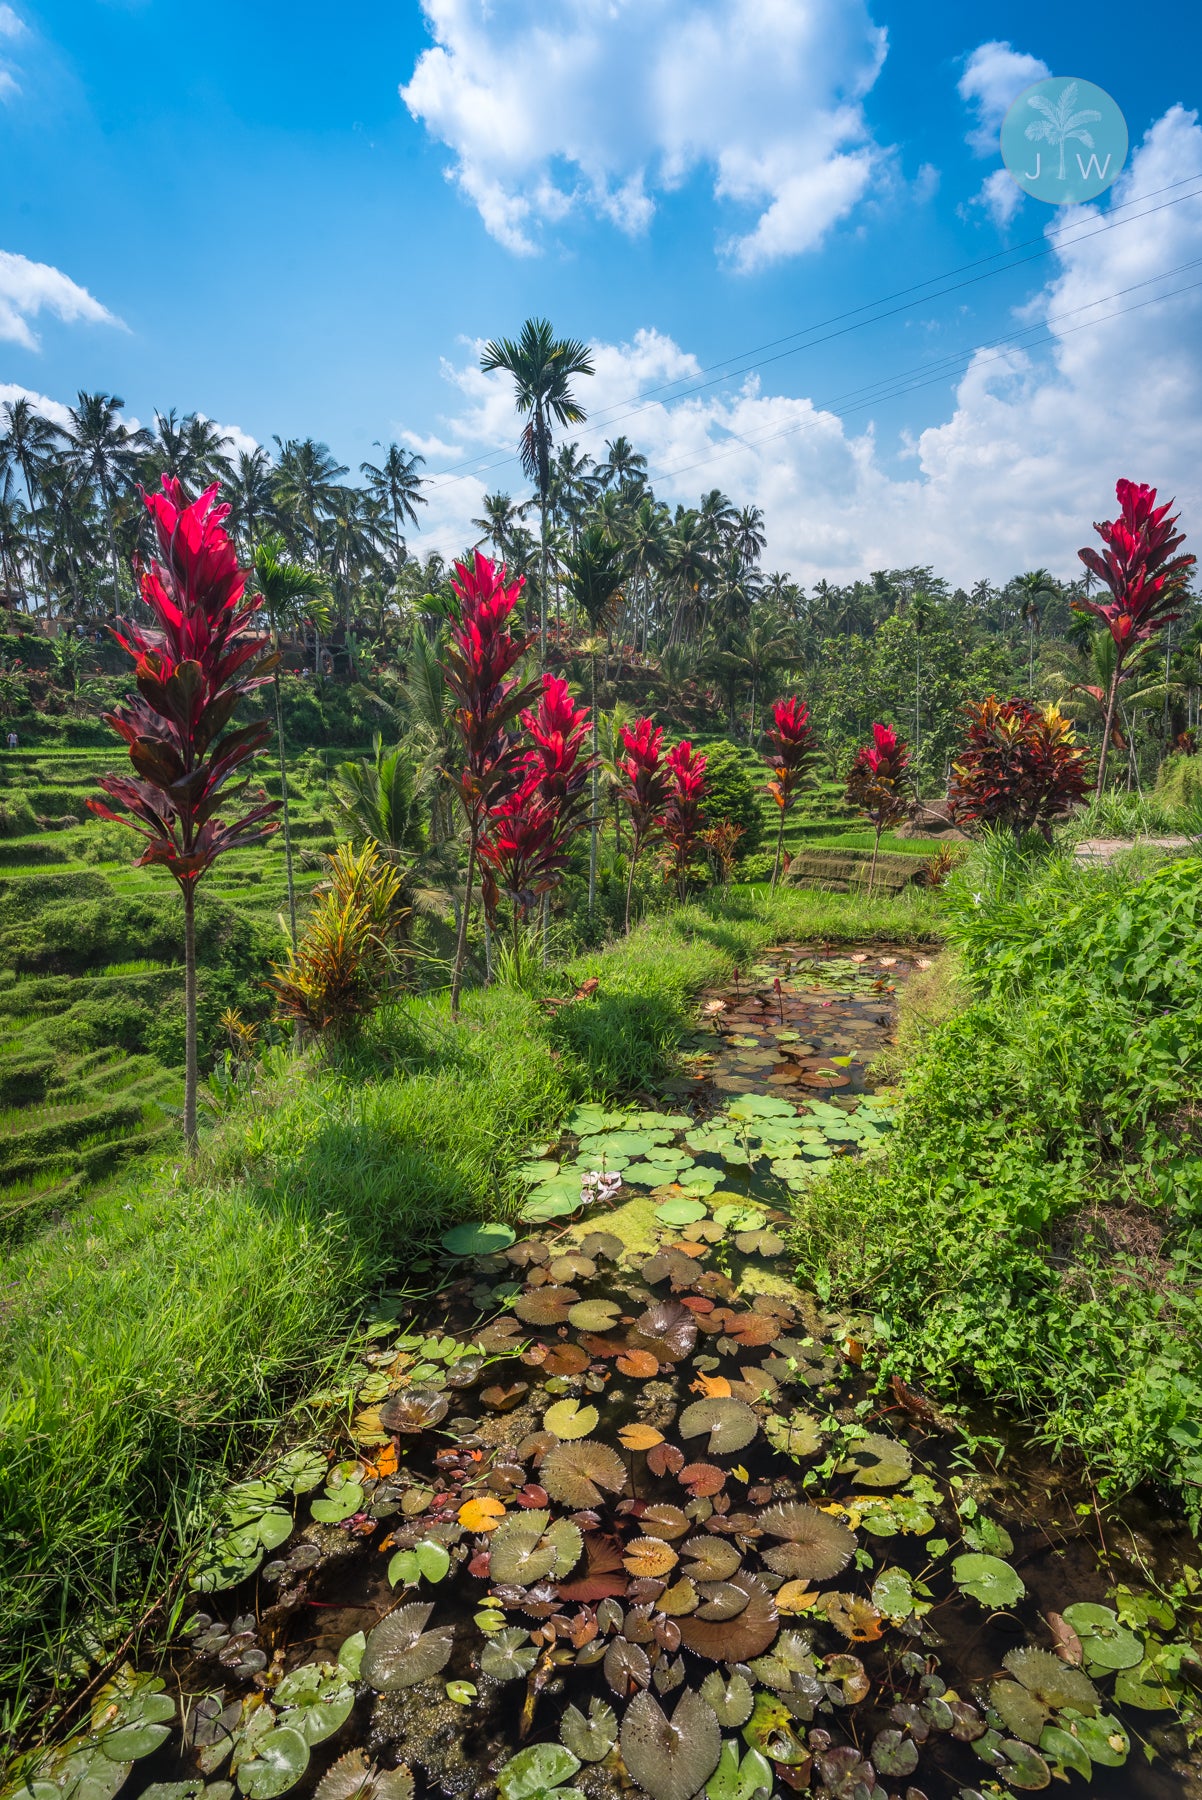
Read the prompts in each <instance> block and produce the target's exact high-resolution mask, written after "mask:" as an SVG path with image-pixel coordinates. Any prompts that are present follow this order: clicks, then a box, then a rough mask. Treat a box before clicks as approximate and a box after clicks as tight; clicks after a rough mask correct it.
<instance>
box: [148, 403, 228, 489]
mask: <svg viewBox="0 0 1202 1800" xmlns="http://www.w3.org/2000/svg"><path fill="white" fill-rule="evenodd" d="M232 442H233V439H232V438H229V437H227V436H226V434H225V433H224V432H223V431H222V430H221V428H220V426H218V425H214V423H213V421H212V419H206V418H205V416H204V414H203V413H197V412H191V413H188V414H186V416H185V417H184V418H182V419H180V418H178V417H177V416H176V411H175V408H174V407H172V408H171V410H170V412H166V413H160V412H156V413H155V415H154V434H153V437H152V439H151V444H150V448H149V451H148V456H149V457H150V459H151V460H152V461H153V463H154V465H155V467H156V471H157V473H159V474H162V475H174V476H175V478H176V480H177V481H180V482H182V483H183V485H184V487H185V488H186V489H188V490H189V491H190V492H192V493H201V492H203V490H204V489H205V488H207V487H210V486H211V485H212V483H213V482H215V481H218V482H225V481H228V479H229V473H230V468H229V462H228V460H227V457H226V451H227V450H228V449H229V447H230V445H231V444H232Z"/></svg>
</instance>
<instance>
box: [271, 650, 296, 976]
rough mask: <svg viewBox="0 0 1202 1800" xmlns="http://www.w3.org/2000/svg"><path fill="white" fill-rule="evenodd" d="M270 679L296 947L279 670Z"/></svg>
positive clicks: (291, 926)
mask: <svg viewBox="0 0 1202 1800" xmlns="http://www.w3.org/2000/svg"><path fill="white" fill-rule="evenodd" d="M272 680H273V682H274V684H275V741H276V748H277V749H278V751H279V754H280V798H281V800H282V801H283V808H282V811H283V818H284V868H285V869H286V871H287V874H288V928H289V930H290V931H291V933H292V948H293V949H294V950H295V949H296V889H295V887H294V886H293V881H292V830H291V825H290V821H289V818H288V768H287V764H286V762H285V760H284V703H283V700H282V699H281V698H280V671H279V670H278V669H277V670H276V671H275V674H274V676H273V677H272Z"/></svg>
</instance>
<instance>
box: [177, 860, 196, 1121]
mask: <svg viewBox="0 0 1202 1800" xmlns="http://www.w3.org/2000/svg"><path fill="white" fill-rule="evenodd" d="M180 885H181V888H182V890H183V897H184V1140H185V1142H186V1143H187V1146H188V1153H189V1155H191V1156H195V1155H196V1150H197V1137H196V884H195V882H192V881H185V882H182V883H181V884H180Z"/></svg>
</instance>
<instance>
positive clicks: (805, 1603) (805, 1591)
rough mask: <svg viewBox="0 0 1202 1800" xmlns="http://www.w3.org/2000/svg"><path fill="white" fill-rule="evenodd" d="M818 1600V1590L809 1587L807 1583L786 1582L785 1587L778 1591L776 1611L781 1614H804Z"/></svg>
mask: <svg viewBox="0 0 1202 1800" xmlns="http://www.w3.org/2000/svg"><path fill="white" fill-rule="evenodd" d="M817 1598H818V1589H817V1588H812V1587H810V1586H809V1584H808V1582H805V1581H786V1582H785V1584H784V1586H783V1587H779V1588H777V1590H776V1610H777V1612H779V1613H804V1612H809V1611H810V1608H811V1607H812V1606H813V1605H814V1602H815V1601H816V1600H817Z"/></svg>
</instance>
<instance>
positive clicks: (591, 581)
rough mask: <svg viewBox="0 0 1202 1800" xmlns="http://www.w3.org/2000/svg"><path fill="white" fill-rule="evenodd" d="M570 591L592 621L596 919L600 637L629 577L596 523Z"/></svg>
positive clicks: (568, 564) (572, 572)
mask: <svg viewBox="0 0 1202 1800" xmlns="http://www.w3.org/2000/svg"><path fill="white" fill-rule="evenodd" d="M564 567H565V569H566V570H567V575H568V590H569V592H570V594H571V596H572V599H573V600H574V601H575V603H576V605H577V607H578V608H579V609H580V612H581V613H582V614H583V616H584V617H585V618H586V619H587V620H588V622H589V628H590V631H591V634H592V635H591V636H590V638H589V641H588V651H589V671H590V700H591V704H592V716H593V802H592V815H593V816H592V823H591V825H590V827H589V852H588V911H589V918H590V919H591V918H592V916H593V908H594V905H595V903H596V897H597V829H598V826H599V824H600V819H599V815H598V811H597V646H598V637H597V634H598V632H600V631H601V630H603V629H604V628H605V627H606V626H607V625H608V624H609V623H610V622H611V621H612V619H613V615H614V612H615V610H616V608H617V605H618V603H619V600H620V598H621V593H622V583H623V581H624V580H625V578H626V550H625V547H624V546H623V545H622V544H617V543H615V542H614V540H613V539H612V538H611V537H610V536H609V535H608V533H607V532H606V531H605V529H604V527H603V526H601V525H598V524H597V523H596V522H595V521H593V522H591V523H590V524H588V525H586V526H585V528H584V530H583V531H582V532H581V534H580V542H579V544H578V545H577V546H576V548H575V550H571V551H569V552H568V554H567V555H566V556H565V557H564Z"/></svg>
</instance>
